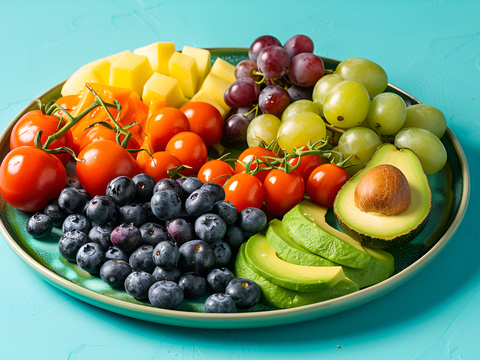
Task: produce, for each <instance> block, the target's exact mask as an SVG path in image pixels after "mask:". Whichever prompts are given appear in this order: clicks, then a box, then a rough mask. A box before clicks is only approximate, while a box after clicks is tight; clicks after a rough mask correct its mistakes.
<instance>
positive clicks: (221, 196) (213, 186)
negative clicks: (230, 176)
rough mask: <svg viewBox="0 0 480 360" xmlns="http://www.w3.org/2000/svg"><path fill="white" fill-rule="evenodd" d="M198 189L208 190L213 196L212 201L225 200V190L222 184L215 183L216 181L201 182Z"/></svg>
mask: <svg viewBox="0 0 480 360" xmlns="http://www.w3.org/2000/svg"><path fill="white" fill-rule="evenodd" d="M200 189H204V190H207V191H209V192H210V194H212V196H213V201H214V202H216V201H221V200H225V190H223V186H222V185H220V184H217V183H216V182H207V183H205V184H203V185H202V187H201V188H200Z"/></svg>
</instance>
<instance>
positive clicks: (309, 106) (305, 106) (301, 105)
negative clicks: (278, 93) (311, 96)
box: [282, 99, 320, 121]
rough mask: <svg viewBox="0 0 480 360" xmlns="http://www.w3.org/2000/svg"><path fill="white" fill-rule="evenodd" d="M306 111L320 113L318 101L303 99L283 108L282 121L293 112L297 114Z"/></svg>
mask: <svg viewBox="0 0 480 360" xmlns="http://www.w3.org/2000/svg"><path fill="white" fill-rule="evenodd" d="M304 111H311V112H314V113H315V114H318V115H320V109H319V107H318V105H317V104H316V103H314V102H313V101H311V100H307V99H301V100H297V101H294V102H292V103H291V104H290V105H288V106H287V107H286V109H285V110H283V113H282V121H283V120H285V119H286V118H287V117H289V116H290V115H293V114H297V113H300V112H304Z"/></svg>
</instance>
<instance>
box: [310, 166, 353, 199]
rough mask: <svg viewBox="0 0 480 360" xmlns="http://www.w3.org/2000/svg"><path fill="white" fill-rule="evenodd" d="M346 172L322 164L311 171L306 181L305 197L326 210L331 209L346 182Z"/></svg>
mask: <svg viewBox="0 0 480 360" xmlns="http://www.w3.org/2000/svg"><path fill="white" fill-rule="evenodd" d="M348 179H349V175H348V172H347V170H345V169H343V168H341V167H339V166H337V165H335V164H330V163H329V164H323V165H320V166H318V167H316V168H315V170H313V171H312V173H311V174H310V176H309V177H308V180H307V185H306V189H307V195H308V196H309V197H310V199H311V200H312V201H313V202H314V203H316V204H318V205H320V206H324V207H326V208H331V207H332V206H333V202H334V201H335V196H337V193H338V191H339V190H340V189H341V188H342V186H343V185H344V184H345V183H346V182H347V181H348Z"/></svg>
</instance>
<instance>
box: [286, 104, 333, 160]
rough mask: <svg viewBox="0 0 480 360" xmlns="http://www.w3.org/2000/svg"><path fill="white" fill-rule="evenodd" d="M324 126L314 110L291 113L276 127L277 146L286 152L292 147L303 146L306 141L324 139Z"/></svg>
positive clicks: (291, 150) (290, 150) (289, 151)
mask: <svg viewBox="0 0 480 360" xmlns="http://www.w3.org/2000/svg"><path fill="white" fill-rule="evenodd" d="M325 136H326V127H325V123H324V122H323V119H322V118H321V117H320V116H319V115H318V114H315V113H314V112H311V111H304V112H301V113H297V114H293V115H292V116H289V117H288V118H286V119H285V120H283V121H282V124H281V125H280V127H279V128H278V133H277V140H278V146H280V148H282V149H284V150H285V151H286V152H288V153H292V152H293V149H294V148H295V147H296V148H301V147H304V146H306V145H307V144H308V142H309V141H310V142H312V143H314V142H316V141H319V140H322V139H325Z"/></svg>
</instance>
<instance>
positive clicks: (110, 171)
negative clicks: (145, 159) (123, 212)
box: [76, 140, 140, 197]
mask: <svg viewBox="0 0 480 360" xmlns="http://www.w3.org/2000/svg"><path fill="white" fill-rule="evenodd" d="M78 158H79V159H80V160H79V161H77V163H76V169H77V176H78V179H79V180H80V183H81V184H82V185H83V187H84V189H85V190H86V191H87V193H88V194H89V195H90V196H91V197H94V196H95V195H105V191H106V188H107V185H108V183H109V182H110V180H112V179H114V178H116V177H117V176H128V177H130V178H132V177H134V176H135V175H137V174H138V173H140V167H139V166H138V164H137V162H136V161H135V159H134V158H133V157H132V156H131V155H130V154H129V152H128V151H127V150H126V149H124V148H123V147H121V146H120V145H118V144H117V143H115V142H113V141H109V140H98V141H95V142H93V143H90V144H88V145H87V146H85V147H84V148H83V150H82V151H81V152H80V154H79V155H78Z"/></svg>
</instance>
